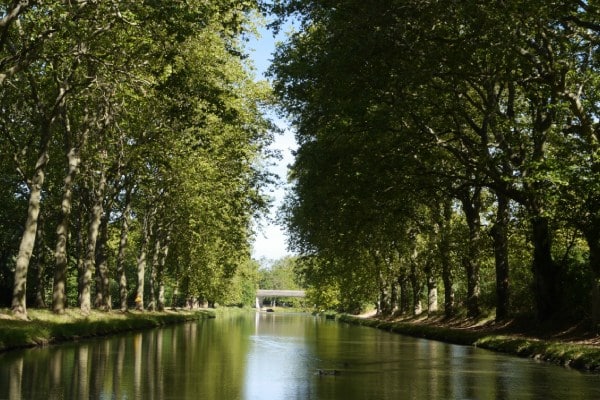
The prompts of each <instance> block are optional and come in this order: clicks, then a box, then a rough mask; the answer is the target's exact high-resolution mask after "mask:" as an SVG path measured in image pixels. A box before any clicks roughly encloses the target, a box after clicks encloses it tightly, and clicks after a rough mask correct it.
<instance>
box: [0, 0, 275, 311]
mask: <svg viewBox="0 0 600 400" xmlns="http://www.w3.org/2000/svg"><path fill="white" fill-rule="evenodd" d="M262 8H263V6H262V5H261V4H259V3H258V2H256V1H243V2H239V1H230V0H218V1H211V2H205V1H186V2H173V1H145V2H139V1H119V2H117V1H102V2H97V1H77V2H64V1H44V2H37V1H26V2H23V1H10V2H3V4H2V5H0V10H1V13H0V15H1V20H0V21H1V22H0V31H1V33H2V34H1V35H0V92H1V98H2V100H1V104H2V107H1V112H0V130H1V135H0V154H1V157H2V163H1V164H2V171H1V172H0V174H1V179H0V182H1V183H0V184H1V185H2V191H1V192H2V196H3V202H2V204H3V206H2V213H3V218H2V226H1V227H0V236H1V239H0V240H2V242H1V245H0V248H1V249H2V257H1V261H0V276H1V277H2V285H3V286H4V288H3V289H2V290H1V291H0V292H1V293H2V294H3V299H2V301H3V303H5V304H7V303H8V304H11V305H12V310H13V312H14V313H15V315H17V316H22V317H26V315H27V307H26V305H27V304H35V305H37V306H44V305H46V302H50V301H51V303H52V308H53V309H54V311H55V312H57V313H61V312H62V311H63V310H64V308H65V307H67V306H76V305H79V306H80V307H81V309H82V311H83V312H84V313H85V312H89V310H90V308H91V307H97V308H101V309H110V308H111V307H113V297H119V299H118V302H117V301H115V302H114V303H115V304H118V306H119V307H121V308H122V309H127V307H131V306H132V305H133V304H136V307H138V308H140V309H144V308H150V309H161V308H164V307H165V304H167V303H170V304H173V305H181V304H186V303H190V304H191V303H197V302H199V301H201V302H203V301H210V302H225V303H236V302H238V301H240V302H241V300H240V296H237V295H235V296H234V295H232V294H231V291H230V289H231V288H230V286H231V285H234V286H235V285H237V286H236V288H240V286H243V285H242V283H239V276H238V275H239V274H243V275H244V276H247V277H250V278H252V279H254V278H253V276H254V275H255V274H254V273H253V272H252V270H253V268H254V267H250V265H251V261H250V245H251V241H252V236H253V232H252V219H253V218H254V217H255V216H257V215H259V214H260V213H262V212H264V211H265V209H266V207H267V205H268V202H269V200H268V197H267V196H266V195H265V194H264V192H263V188H264V187H265V185H266V184H267V182H268V181H269V179H270V178H269V176H268V173H267V172H266V171H265V170H264V169H263V167H262V166H263V165H264V162H262V160H263V159H264V158H265V157H267V156H268V155H267V149H266V147H267V146H268V144H269V143H270V142H271V140H272V135H273V129H272V125H271V123H270V121H269V120H268V119H267V118H266V117H265V116H264V115H265V113H264V107H266V106H267V105H269V104H270V103H272V101H273V99H272V96H271V92H270V88H269V85H268V84H266V83H265V82H257V81H256V80H255V78H254V77H253V74H252V71H251V66H250V65H249V63H248V60H247V55H246V54H245V48H244V35H248V34H252V32H253V31H254V29H255V28H254V20H255V19H256V18H255V17H256V16H257V15H259V14H260V12H261V9H262ZM254 282H256V280H254ZM9 285H10V286H9ZM240 290H241V289H240ZM11 293H12V296H10V294H11ZM5 294H6V295H5ZM9 297H10V298H9ZM246 297H247V296H246Z"/></svg>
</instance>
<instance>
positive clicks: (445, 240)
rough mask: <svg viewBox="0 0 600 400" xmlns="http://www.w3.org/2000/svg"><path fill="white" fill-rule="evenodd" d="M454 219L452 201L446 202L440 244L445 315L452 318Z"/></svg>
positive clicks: (441, 223) (440, 229)
mask: <svg viewBox="0 0 600 400" xmlns="http://www.w3.org/2000/svg"><path fill="white" fill-rule="evenodd" d="M451 220H452V207H451V204H450V202H446V204H444V209H443V211H442V220H441V221H440V228H439V232H440V240H439V244H438V249H439V255H440V264H441V267H442V283H443V285H444V316H445V317H446V318H450V317H453V316H454V313H455V312H456V311H455V306H454V274H453V271H452V263H451V261H450V243H451V238H450V229H451V227H450V223H451Z"/></svg>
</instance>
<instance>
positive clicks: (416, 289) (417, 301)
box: [410, 262, 423, 315]
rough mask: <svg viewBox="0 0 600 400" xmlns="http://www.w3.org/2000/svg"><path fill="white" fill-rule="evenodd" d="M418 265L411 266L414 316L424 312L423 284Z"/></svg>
mask: <svg viewBox="0 0 600 400" xmlns="http://www.w3.org/2000/svg"><path fill="white" fill-rule="evenodd" d="M419 275H420V274H419V272H418V270H417V265H416V263H414V262H412V263H411V265H410V284H411V286H412V295H413V296H412V305H413V315H421V313H422V312H423V303H422V302H421V297H422V295H423V284H422V283H421V278H420V276H419Z"/></svg>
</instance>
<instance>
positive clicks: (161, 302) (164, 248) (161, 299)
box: [156, 235, 170, 311]
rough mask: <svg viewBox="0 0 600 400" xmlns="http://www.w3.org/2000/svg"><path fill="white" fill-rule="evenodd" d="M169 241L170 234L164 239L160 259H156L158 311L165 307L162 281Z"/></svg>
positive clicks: (163, 283) (163, 282)
mask: <svg viewBox="0 0 600 400" xmlns="http://www.w3.org/2000/svg"><path fill="white" fill-rule="evenodd" d="M169 242H170V235H167V237H166V238H165V240H164V244H163V246H162V249H161V253H160V260H159V261H158V270H157V273H156V279H157V286H158V303H157V309H158V311H164V309H165V281H164V271H165V265H166V263H167V257H168V256H169Z"/></svg>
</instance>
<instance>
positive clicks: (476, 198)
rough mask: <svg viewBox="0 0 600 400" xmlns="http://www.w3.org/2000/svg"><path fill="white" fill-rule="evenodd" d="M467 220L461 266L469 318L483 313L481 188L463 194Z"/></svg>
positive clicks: (462, 200)
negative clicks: (465, 280) (481, 298)
mask: <svg viewBox="0 0 600 400" xmlns="http://www.w3.org/2000/svg"><path fill="white" fill-rule="evenodd" d="M460 201H461V203H462V206H463V212H464V214H465V220H466V222H467V226H468V228H469V236H468V242H467V248H466V251H465V252H463V255H462V259H461V264H462V266H463V268H464V269H465V273H466V278H467V301H466V305H467V316H468V317H471V318H475V317H478V316H479V315H480V313H481V310H480V306H479V298H480V296H481V287H480V277H479V269H480V266H479V253H480V252H479V246H480V245H481V218H480V215H479V213H480V210H481V188H474V189H473V190H472V191H470V190H468V191H466V192H465V193H463V194H461V196H460Z"/></svg>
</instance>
